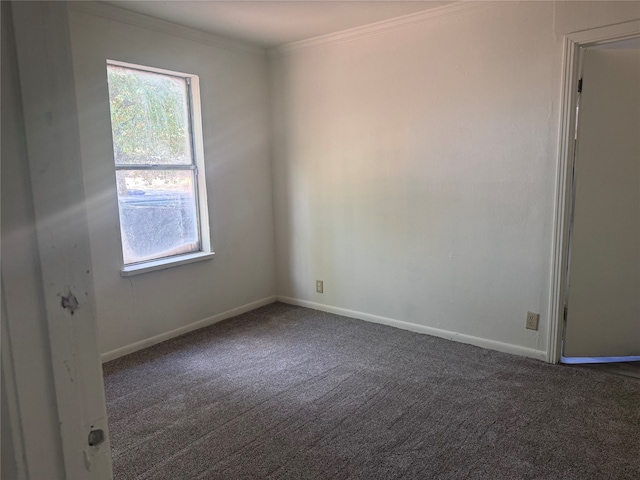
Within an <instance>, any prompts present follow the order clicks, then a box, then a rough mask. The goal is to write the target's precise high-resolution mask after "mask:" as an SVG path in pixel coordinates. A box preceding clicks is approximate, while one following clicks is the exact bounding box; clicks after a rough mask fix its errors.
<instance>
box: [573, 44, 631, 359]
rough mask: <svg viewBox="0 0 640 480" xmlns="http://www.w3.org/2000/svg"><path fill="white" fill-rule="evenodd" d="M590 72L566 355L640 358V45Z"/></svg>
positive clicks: (588, 60) (605, 52) (579, 156)
mask: <svg viewBox="0 0 640 480" xmlns="http://www.w3.org/2000/svg"><path fill="white" fill-rule="evenodd" d="M582 78H583V89H582V96H581V99H580V111H579V127H578V128H579V130H578V140H577V148H576V167H575V201H574V220H573V226H572V231H571V259H570V274H569V294H568V303H567V307H568V316H567V323H566V332H565V338H564V357H601V358H600V359H602V357H628V356H640V49H633V48H625V49H610V48H604V49H602V48H593V49H587V50H586V51H585V54H584V57H583V77H582ZM638 358H640V357H638Z"/></svg>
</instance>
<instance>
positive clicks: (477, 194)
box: [271, 2, 633, 356]
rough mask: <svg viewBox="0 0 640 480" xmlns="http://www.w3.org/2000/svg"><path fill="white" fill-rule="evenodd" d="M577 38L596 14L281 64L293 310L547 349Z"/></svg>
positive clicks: (463, 31) (286, 281)
mask: <svg viewBox="0 0 640 480" xmlns="http://www.w3.org/2000/svg"><path fill="white" fill-rule="evenodd" d="M571 3H575V2H571ZM598 8H599V10H598V11H600V10H603V9H604V11H605V12H607V11H609V10H608V7H598ZM610 8H611V13H612V14H611V15H609V16H606V15H605V16H604V17H602V18H603V20H602V21H603V22H606V21H608V20H607V18H608V17H611V18H612V19H613V20H611V21H618V22H619V21H621V18H629V17H633V12H631V14H630V13H629V12H628V11H627V10H629V9H626V10H625V8H626V7H620V6H617V5H613V6H611V7H610ZM623 10H624V11H623ZM571 14H573V15H574V16H573V17H572V16H571ZM569 23H571V25H569ZM556 24H558V25H556ZM576 25H580V26H582V28H587V26H588V27H594V26H597V23H596V21H595V14H594V13H593V12H592V10H590V9H588V8H586V7H582V6H576V7H575V8H574V9H573V10H571V6H569V5H562V6H561V7H557V6H555V5H554V4H553V3H548V2H530V3H527V2H518V3H507V4H501V5H498V6H494V7H491V8H487V9H483V10H478V11H473V12H470V13H464V14H461V15H457V16H451V17H446V18H440V19H437V20H435V21H432V22H428V23H423V24H418V25H413V26H408V27H404V28H400V29H396V30H390V31H386V32H383V33H379V34H376V35H370V36H367V37H363V38H356V39H353V40H351V41H348V42H336V43H333V44H325V45H322V46H318V47H316V48H308V49H301V50H298V51H294V52H293V53H290V54H284V55H282V56H280V57H279V58H276V59H274V61H273V64H272V71H271V75H272V89H273V98H274V105H275V111H274V199H275V214H276V217H275V218H276V245H277V265H278V267H277V274H278V293H279V294H280V295H283V296H287V297H292V298H295V299H298V300H302V301H304V302H315V303H318V304H322V305H325V306H331V307H338V308H342V309H346V310H351V311H356V312H364V313H365V314H371V315H376V316H380V317H385V318H390V319H395V320H400V321H403V322H408V323H410V324H414V325H419V326H425V327H430V328H436V329H441V330H445V331H450V332H456V333H461V334H465V335H468V336H471V337H476V338H479V339H485V340H491V341H496V342H501V343H502V344H504V345H506V346H510V347H507V350H512V351H520V352H521V353H525V354H533V355H534V356H538V354H539V352H541V351H544V350H546V337H547V329H548V318H547V311H548V308H549V286H550V285H549V282H550V265H551V244H552V227H553V215H554V184H555V178H556V171H557V170H556V169H557V158H558V154H557V148H558V147H557V145H558V131H559V125H558V118H559V100H560V90H561V67H562V36H561V35H558V34H557V33H556V28H560V29H561V30H566V29H572V28H573V26H576ZM585 25H586V26H585ZM315 279H323V280H324V293H323V294H317V293H315V289H314V287H315V283H314V281H315ZM527 310H531V311H534V312H540V314H541V318H540V329H539V331H538V332H535V331H530V330H526V329H525V314H526V312H527ZM512 347H514V348H515V350H514V348H512ZM536 352H538V353H536Z"/></svg>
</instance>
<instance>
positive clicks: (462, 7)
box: [268, 0, 509, 58]
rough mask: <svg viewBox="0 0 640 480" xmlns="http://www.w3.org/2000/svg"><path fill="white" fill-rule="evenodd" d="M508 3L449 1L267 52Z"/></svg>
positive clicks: (362, 35) (347, 39) (366, 34)
mask: <svg viewBox="0 0 640 480" xmlns="http://www.w3.org/2000/svg"><path fill="white" fill-rule="evenodd" d="M506 3H509V2H508V1H507V0H499V1H468V2H455V3H451V4H449V5H443V6H441V7H436V8H432V9H428V10H423V11H421V12H416V13H410V14H408V15H403V16H401V17H395V18H391V19H388V20H382V21H380V22H375V23H371V24H369V25H364V26H361V27H354V28H350V29H347V30H342V31H340V32H336V33H329V34H327V35H321V36H319V37H315V38H310V39H308V40H300V41H299V42H292V43H287V44H284V45H280V46H277V47H272V48H270V49H268V53H269V56H270V57H272V58H274V57H280V56H284V55H290V54H293V53H296V52H298V51H300V50H306V49H309V48H317V47H321V46H325V45H332V44H338V43H344V42H350V41H352V40H357V39H360V38H365V37H369V36H372V35H379V34H381V33H386V32H389V31H393V30H398V29H400V28H407V27H411V26H414V25H419V24H423V23H429V22H434V21H437V20H441V19H443V18H446V17H454V16H458V15H463V14H466V13H469V12H473V11H477V10H483V9H486V8H489V7H494V6H497V5H502V4H506Z"/></svg>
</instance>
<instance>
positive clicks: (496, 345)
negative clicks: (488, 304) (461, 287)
mask: <svg viewBox="0 0 640 480" xmlns="http://www.w3.org/2000/svg"><path fill="white" fill-rule="evenodd" d="M277 300H278V301H279V302H283V303H288V304H291V305H298V306H301V307H307V308H313V309H314V310H321V311H323V312H329V313H335V314H337V315H342V316H344V317H350V318H357V319H358V320H365V321H367V322H373V323H380V324H382V325H389V326H391V327H397V328H401V329H403V330H410V331H412V332H417V333H425V334H427V335H433V336H434V337H440V338H445V339H447V340H453V341H455V342H460V343H467V344H469V345H475V346H476V347H482V348H487V349H489V350H497V351H499V352H504V353H511V354H514V355H520V356H523V357H530V358H535V359H536V360H542V361H546V360H547V352H545V351H543V350H534V349H533V348H526V347H521V346H519V345H513V344H510V343H503V342H498V341H496V340H489V339H486V338H480V337H474V336H472V335H465V334H463V333H457V332H450V331H448V330H441V329H439V328H433V327H427V326H425V325H418V324H416V323H409V322H403V321H401V320H394V319H393V318H387V317H381V316H378V315H371V314H369V313H363V312H358V311H355V310H348V309H346V308H339V307H333V306H330V305H323V304H321V303H315V302H309V301H307V300H299V299H297V298H291V297H282V296H278V297H277Z"/></svg>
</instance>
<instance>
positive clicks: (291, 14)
mask: <svg viewBox="0 0 640 480" xmlns="http://www.w3.org/2000/svg"><path fill="white" fill-rule="evenodd" d="M106 3H110V4H112V5H115V6H118V7H121V8H125V9H128V10H133V11H135V12H138V13H142V14H145V15H149V16H152V17H156V18H159V19H161V20H166V21H170V22H174V23H178V24H180V25H184V26H186V27H191V28H195V29H197V30H202V31H205V32H209V33H216V34H218V35H223V36H226V37H230V38H234V39H238V40H242V41H245V42H250V43H252V44H255V45H259V46H261V47H267V48H268V47H273V46H276V45H283V44H286V43H291V42H296V41H298V40H305V39H308V38H313V37H317V36H320V35H326V34H329V33H334V32H339V31H341V30H346V29H348V28H353V27H359V26H362V25H368V24H370V23H375V22H379V21H382V20H387V19H390V18H394V17H399V16H402V15H408V14H410V13H415V12H418V11H421V10H427V9H429V8H435V7H439V6H442V5H444V4H447V3H451V2H444V1H430V0H427V1H413V0H411V1H406V0H395V1H377V0H369V1H361V0H360V1H346V2H345V1H337V0H324V1H306V0H289V1H269V0H257V1H244V0H227V1H217V0H214V1H206V0H205V1H203V0H200V1H193V0H170V1H157V0H156V1H149V0H147V1H122V0H121V1H108V2H106Z"/></svg>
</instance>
